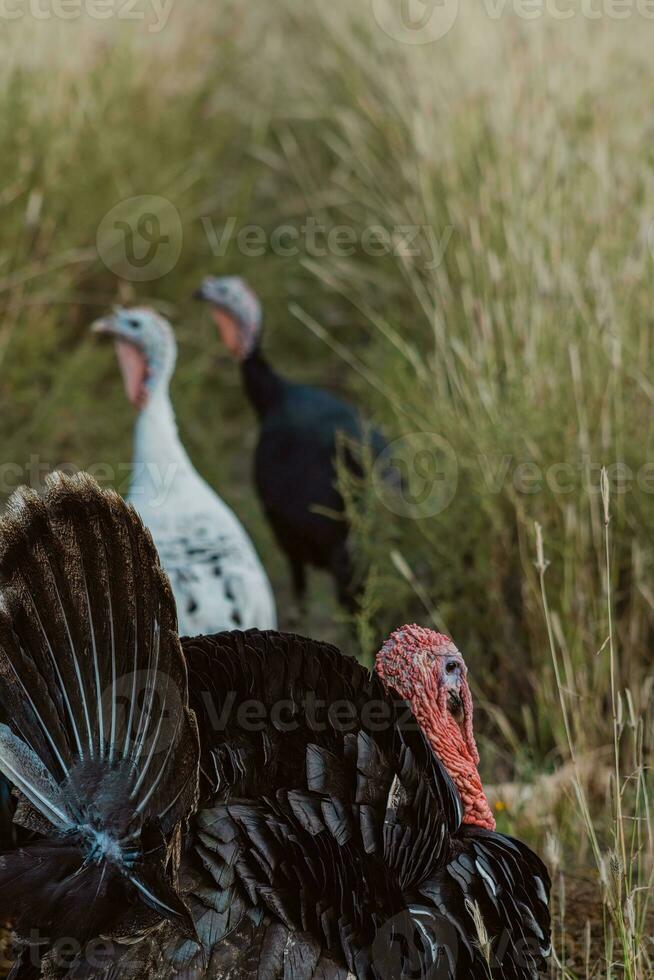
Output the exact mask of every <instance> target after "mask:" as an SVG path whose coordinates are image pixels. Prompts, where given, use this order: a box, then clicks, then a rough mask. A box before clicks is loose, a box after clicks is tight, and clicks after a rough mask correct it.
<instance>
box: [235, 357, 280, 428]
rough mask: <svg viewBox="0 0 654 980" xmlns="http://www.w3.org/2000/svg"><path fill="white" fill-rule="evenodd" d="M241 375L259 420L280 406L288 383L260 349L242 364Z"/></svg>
mask: <svg viewBox="0 0 654 980" xmlns="http://www.w3.org/2000/svg"><path fill="white" fill-rule="evenodd" d="M241 373H242V375H243V383H244V385H245V390H246V392H247V396H248V398H249V399H250V401H251V403H252V405H253V407H254V409H255V411H256V413H257V415H258V416H259V418H263V416H264V415H266V413H267V412H269V411H271V409H273V408H275V407H276V406H277V405H279V404H280V402H281V400H282V398H283V395H284V388H285V387H286V382H285V381H284V379H283V378H280V376H279V375H278V374H277V372H276V371H274V370H273V369H272V367H271V366H270V364H269V363H268V361H267V360H266V358H265V357H264V356H263V354H262V353H261V350H260V348H258V347H257V348H255V350H253V351H252V353H251V354H250V355H249V356H248V357H246V358H245V360H244V361H243V362H242V363H241Z"/></svg>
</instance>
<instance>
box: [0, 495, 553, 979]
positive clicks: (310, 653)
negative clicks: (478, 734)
mask: <svg viewBox="0 0 654 980" xmlns="http://www.w3.org/2000/svg"><path fill="white" fill-rule="evenodd" d="M0 590H1V597H2V602H1V603H0V710H1V711H2V712H3V714H4V716H5V717H7V718H9V719H10V722H9V724H8V725H5V726H0V769H1V770H2V771H3V772H4V773H5V775H7V776H8V778H10V780H11V781H12V782H13V783H14V784H15V785H16V786H17V788H18V789H19V791H20V794H21V803H20V806H19V817H18V819H20V820H21V821H22V822H23V823H25V824H27V825H28V826H29V827H30V828H32V829H33V830H35V831H36V833H37V837H36V839H35V840H34V841H33V842H31V843H30V844H29V845H27V846H24V847H20V848H18V849H16V850H14V851H12V852H10V853H9V854H6V855H3V858H2V860H1V861H0V917H2V916H7V917H11V918H12V919H13V920H14V921H16V922H17V932H18V936H19V939H20V940H21V941H22V942H23V943H24V949H23V952H22V954H21V956H20V959H19V961H18V963H17V965H16V967H15V970H14V974H13V976H14V978H15V980H28V978H35V977H39V976H42V977H44V978H45V977H48V978H52V977H69V978H73V977H74V978H77V980H79V978H82V977H84V978H90V977H93V978H94V980H99V978H106V980H110V978H111V980H115V978H117V977H130V976H134V977H136V976H139V977H148V978H150V980H172V978H173V977H177V978H180V977H184V978H187V980H203V978H207V980H224V978H226V977H229V978H231V980H262V978H266V980H347V978H348V977H350V978H353V977H355V978H357V980H368V978H370V980H409V978H410V977H416V976H420V977H425V978H426V977H434V978H435V977H442V978H450V980H455V978H456V980H481V978H485V980H488V977H489V976H490V977H492V978H493V980H527V978H533V977H537V976H538V974H539V970H540V969H541V968H542V967H543V966H544V963H545V958H546V957H547V955H548V952H549V913H548V905H547V903H548V892H549V880H548V876H547V872H546V870H545V868H544V866H543V865H542V863H541V862H540V860H539V859H538V858H537V857H536V855H535V854H533V853H532V852H531V851H530V850H529V849H528V848H527V847H525V846H524V845H522V844H521V843H519V842H518V841H515V840H512V839H510V838H508V837H505V836H503V835H501V834H497V833H495V831H494V830H493V829H492V827H493V821H492V816H491V814H490V810H489V808H488V805H487V803H486V801H485V797H484V794H483V790H482V788H481V783H480V781H479V777H478V774H477V766H476V760H477V758H478V757H477V750H476V747H475V743H474V737H473V730H472V701H471V698H470V692H469V689H468V685H467V680H466V669H465V664H464V662H463V659H462V658H461V656H460V654H459V653H458V651H457V650H456V648H455V647H454V645H453V644H452V643H451V641H449V640H448V639H447V638H445V637H442V636H440V635H438V634H435V633H432V632H431V631H428V630H424V629H420V628H419V627H416V626H408V627H404V628H403V629H402V630H399V631H397V632H396V633H395V634H393V636H392V637H391V638H390V639H389V640H388V641H387V643H386V644H385V645H384V647H383V648H382V650H381V651H380V654H379V657H378V661H377V670H378V673H372V674H371V673H370V672H368V671H366V670H365V669H364V668H363V667H361V666H360V665H359V664H358V663H357V662H356V661H354V660H350V659H348V658H345V657H343V656H341V654H340V653H339V652H338V650H336V649H335V648H334V647H331V646H327V645H325V644H321V643H316V642H314V641H312V640H307V639H303V638H301V637H297V636H292V635H284V634H280V633H275V632H265V633H261V632H259V631H258V630H251V631H249V632H240V631H234V632H231V633H223V634H218V635H216V636H212V637H198V638H197V639H195V640H186V641H184V643H183V645H182V646H180V644H179V641H178V639H177V636H176V633H175V630H174V626H175V611H174V602H173V597H172V593H171V592H170V589H169V585H168V582H167V580H166V578H165V576H164V574H163V573H162V571H161V568H160V566H159V564H158V560H157V555H156V552H155V550H154V548H153V546H152V542H151V539H150V537H149V536H148V535H147V533H146V532H145V531H144V529H143V526H142V524H141V523H140V521H139V519H138V517H137V515H136V514H135V512H134V510H133V509H132V508H129V507H128V506H126V505H125V503H124V502H123V501H122V500H121V499H120V498H119V497H118V496H117V495H116V494H113V493H107V492H103V491H101V490H100V489H99V487H98V486H97V484H95V483H94V482H93V481H92V480H91V479H90V478H88V477H83V476H82V477H78V478H75V479H72V480H70V479H65V478H61V477H58V478H55V479H53V480H51V481H50V484H49V488H48V490H47V493H46V496H45V498H44V499H40V498H39V497H38V496H37V495H36V494H34V493H32V492H29V491H22V492H20V493H19V494H18V495H17V496H16V497H15V498H14V500H13V502H12V504H11V505H10V516H9V517H8V518H6V519H5V520H4V521H3V522H2V523H0ZM400 695H401V697H400ZM405 698H406V699H408V701H409V702H410V705H411V706H412V708H413V712H412V711H411V709H410V708H409V706H408V704H407V702H406V701H405V700H404V699H405ZM421 726H424V730H423V728H422V727H421ZM441 760H442V761H441ZM448 770H449V771H448ZM475 916H481V918H482V919H483V922H484V928H485V930H486V932H487V933H488V935H489V936H490V939H491V941H492V949H491V952H490V959H489V960H487V958H486V957H485V955H484V953H483V952H482V950H481V949H480V946H479V942H478V935H477V932H476V929H475V925H474V919H475ZM35 937H37V939H36V942H37V943H38V946H36V947H35V946H34V945H31V946H30V943H32V944H34V942H35ZM64 937H66V939H67V943H66V949H67V950H68V953H67V957H68V958H67V959H65V958H64V960H63V961H62V959H61V957H62V953H61V948H62V947H61V945H59V946H57V942H58V940H61V939H63V938H64ZM71 940H73V942H72V943H71ZM98 944H100V946H99V945H98ZM35 964H36V965H35Z"/></svg>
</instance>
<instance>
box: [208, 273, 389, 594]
mask: <svg viewBox="0 0 654 980" xmlns="http://www.w3.org/2000/svg"><path fill="white" fill-rule="evenodd" d="M196 296H197V298H198V299H202V300H204V301H206V302H207V303H209V304H210V305H211V308H212V310H213V314H214V318H215V320H216V323H217V325H218V328H219V330H220V333H221V336H222V339H223V341H224V343H225V346H226V347H227V349H228V350H229V351H230V353H232V354H233V355H234V356H235V357H236V358H238V360H239V361H240V362H241V370H242V373H243V383H244V386H245V391H246V393H247V396H248V398H249V400H250V402H251V403H252V405H253V407H254V409H255V411H256V413H257V416H258V418H259V424H260V433H259V442H258V445H257V449H256V455H255V482H256V486H257V491H258V494H259V497H260V499H261V503H262V506H263V508H264V511H265V513H266V516H267V517H268V520H269V522H270V525H271V527H272V529H273V531H274V533H275V537H276V538H277V541H278V543H279V545H280V547H281V548H282V550H283V551H284V553H285V555H286V556H287V559H288V561H289V564H290V568H291V574H292V580H293V587H294V590H295V594H296V597H297V599H298V600H299V602H300V604H302V603H303V600H304V597H305V593H306V569H307V567H308V566H309V567H310V566H313V567H316V568H322V569H326V570H327V571H329V572H330V573H331V575H332V576H333V579H334V582H335V583H336V591H337V595H338V599H339V601H340V602H341V604H342V605H343V606H344V607H345V608H346V609H348V610H349V611H351V612H352V611H355V610H356V609H357V607H358V603H357V596H358V592H359V586H358V583H357V581H356V575H355V570H354V568H353V564H352V559H351V554H350V550H349V548H348V537H349V534H350V527H349V524H348V522H347V520H346V517H345V513H344V509H345V508H344V503H343V498H342V496H341V494H340V492H339V490H338V487H337V469H336V460H337V455H338V452H339V446H340V445H341V444H342V446H343V453H344V459H345V462H346V463H347V465H348V467H349V468H350V469H351V470H352V471H353V472H354V473H357V474H360V472H361V467H360V463H359V461H358V460H357V459H356V457H355V455H354V454H353V453H352V452H351V451H350V449H349V448H348V446H347V441H349V442H350V443H351V444H355V445H359V446H361V445H362V444H364V443H365V441H366V439H367V440H368V441H369V443H370V448H371V450H372V453H373V455H374V456H375V457H378V456H379V455H380V454H381V453H382V452H383V451H384V450H385V448H386V441H385V440H384V437H383V436H382V434H381V433H380V432H379V431H378V430H377V429H374V428H369V429H368V431H367V432H366V427H365V425H364V422H363V420H362V419H361V416H360V415H359V413H358V412H357V411H356V410H355V409H354V408H352V406H351V405H348V404H347V403H346V402H344V401H342V400H341V399H340V398H335V397H334V396H333V395H331V394H329V392H326V391H323V390H321V389H320V388H314V387H312V386H310V385H303V384H294V383H292V382H290V381H287V380H286V379H285V378H283V377H281V376H280V375H279V374H277V373H276V371H274V370H273V368H272V367H271V365H270V364H269V363H268V361H267V359H266V358H265V356H264V354H263V352H262V350H261V332H262V313H261V305H260V303H259V300H258V299H257V297H256V296H255V294H254V293H253V292H252V290H251V289H250V288H249V286H248V285H247V284H246V283H245V282H243V280H242V279H240V278H238V277H235V276H234V277H232V276H226V277H222V278H212V277H209V278H207V279H205V280H204V282H203V284H202V286H201V287H200V289H199V290H198V292H197V294H196ZM343 440H346V441H345V442H343ZM389 479H390V477H389ZM334 515H335V516H334Z"/></svg>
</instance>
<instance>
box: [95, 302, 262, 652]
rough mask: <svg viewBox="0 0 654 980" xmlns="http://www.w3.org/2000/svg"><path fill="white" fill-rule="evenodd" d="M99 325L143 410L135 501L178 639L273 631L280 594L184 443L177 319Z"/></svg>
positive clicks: (133, 318) (112, 319) (116, 318)
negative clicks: (178, 417)
mask: <svg viewBox="0 0 654 980" xmlns="http://www.w3.org/2000/svg"><path fill="white" fill-rule="evenodd" d="M92 329H93V330H94V331H95V332H96V333H99V334H104V335H107V336H110V337H113V338H114V340H115V344H116V352H117V355H118V362H119V365H120V369H121V372H122V375H123V381H124V384H125V391H126V394H127V397H128V398H129V400H130V402H131V403H132V404H133V405H134V406H135V408H137V409H138V412H139V415H138V419H137V422H136V429H135V436H134V455H133V470H132V482H131V486H130V490H129V496H128V500H129V502H130V503H132V504H133V505H134V507H135V508H136V509H137V510H138V512H139V514H140V515H141V517H142V518H143V521H144V523H145V524H146V525H147V527H148V528H149V529H150V531H151V533H152V536H153V538H154V540H155V544H156V546H157V549H158V551H159V554H160V556H161V561H162V564H163V566H164V568H165V570H166V572H167V573H168V575H169V577H170V580H171V582H172V586H173V592H174V595H175V599H176V602H177V613H178V617H179V629H180V633H181V634H182V635H188V636H195V635H197V634H199V633H216V632H218V631H220V630H228V629H235V628H246V629H247V628H249V627H258V628H260V629H270V628H274V626H275V625H276V612H275V602H274V598H273V593H272V589H271V587H270V583H269V581H268V578H267V576H266V573H265V571H264V569H263V566H262V564H261V562H260V560H259V557H258V555H257V553H256V551H255V548H254V545H253V544H252V541H251V540H250V538H249V536H248V534H247V532H246V531H245V529H244V528H243V525H242V524H241V522H240V521H239V520H238V518H237V517H236V515H235V514H234V512H233V511H232V510H231V509H230V508H229V507H228V506H227V505H226V504H225V503H224V501H223V500H221V499H220V497H219V496H218V495H217V494H216V493H215V491H214V490H212V488H211V487H210V486H209V485H208V483H207V482H206V481H205V480H204V479H203V478H202V477H201V476H200V474H199V473H198V472H197V470H196V469H195V467H194V466H193V464H192V462H191V460H190V459H189V456H188V453H187V452H186V450H185V449H184V446H183V445H182V442H181V440H180V437H179V433H178V430H177V424H176V421H175V412H174V410H173V405H172V402H171V400H170V393H169V387H170V382H171V379H172V376H173V373H174V370H175V363H176V360H177V345H176V342H175V335H174V333H173V329H172V327H171V325H170V323H168V321H167V320H165V319H164V318H163V317H162V316H160V315H159V314H158V313H156V312H155V311H154V310H152V309H147V308H135V309H117V310H115V311H114V313H113V315H111V316H107V317H104V318H103V319H100V320H97V321H96V322H95V323H94V324H93V328H92Z"/></svg>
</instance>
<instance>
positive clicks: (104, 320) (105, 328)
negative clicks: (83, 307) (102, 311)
mask: <svg viewBox="0 0 654 980" xmlns="http://www.w3.org/2000/svg"><path fill="white" fill-rule="evenodd" d="M115 328H116V323H115V321H114V318H113V317H112V316H103V317H100V319H99V320H95V321H94V322H93V323H92V324H91V333H97V334H111V333H113V332H114V330H115Z"/></svg>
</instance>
